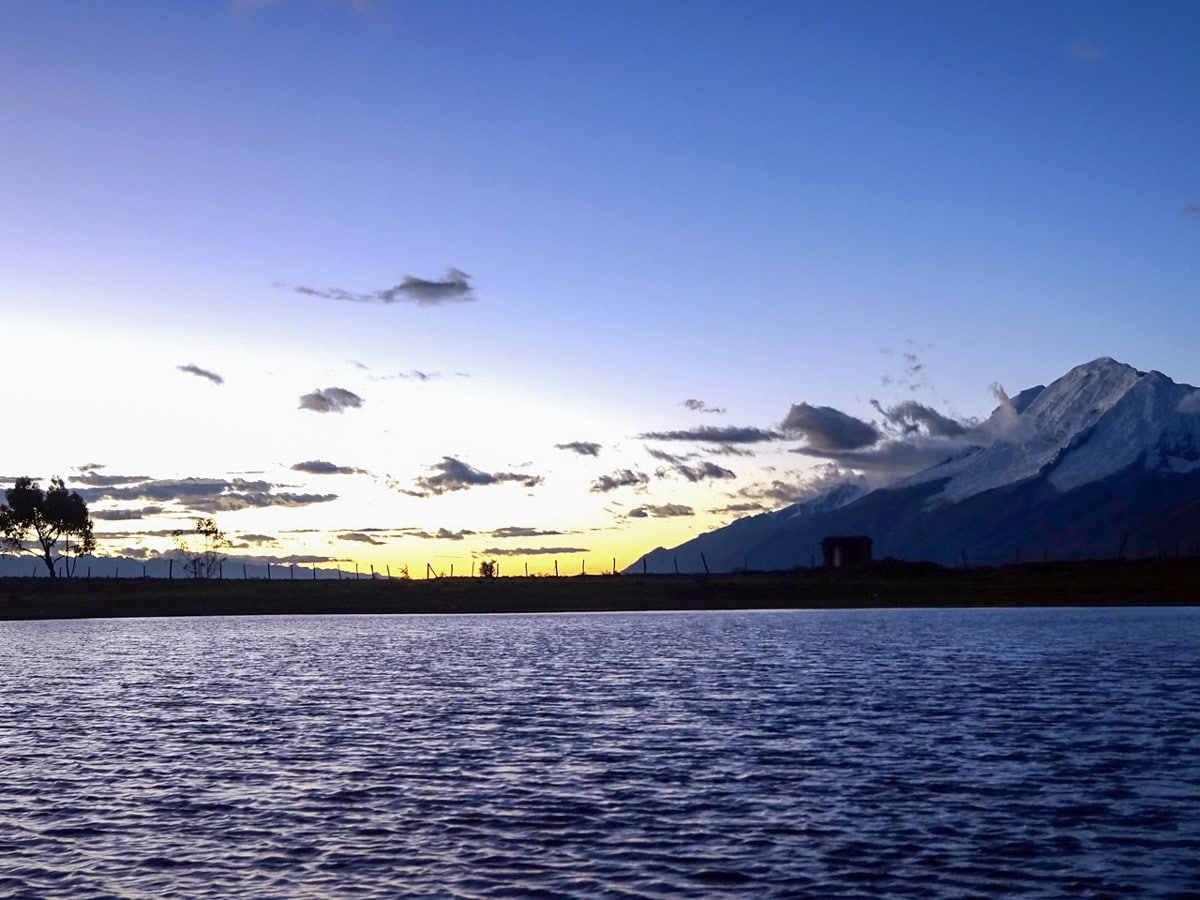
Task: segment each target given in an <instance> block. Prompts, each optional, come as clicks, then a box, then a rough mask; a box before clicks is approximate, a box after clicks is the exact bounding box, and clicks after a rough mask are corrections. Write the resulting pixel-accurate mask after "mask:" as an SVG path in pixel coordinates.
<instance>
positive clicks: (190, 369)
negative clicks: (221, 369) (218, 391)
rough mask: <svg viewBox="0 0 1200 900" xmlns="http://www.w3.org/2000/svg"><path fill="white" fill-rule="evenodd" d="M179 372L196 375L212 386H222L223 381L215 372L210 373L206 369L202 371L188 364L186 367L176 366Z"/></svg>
mask: <svg viewBox="0 0 1200 900" xmlns="http://www.w3.org/2000/svg"><path fill="white" fill-rule="evenodd" d="M175 368H176V369H178V370H179V371H180V372H187V373H188V374H189V375H196V376H198V377H200V378H207V379H208V380H209V381H211V382H212V383H213V384H224V383H225V379H224V378H222V377H221V376H220V375H218V374H217V373H216V372H210V371H209V370H208V369H202V368H200V367H199V366H195V365H192V364H191V363H188V364H187V365H186V366H176V367H175Z"/></svg>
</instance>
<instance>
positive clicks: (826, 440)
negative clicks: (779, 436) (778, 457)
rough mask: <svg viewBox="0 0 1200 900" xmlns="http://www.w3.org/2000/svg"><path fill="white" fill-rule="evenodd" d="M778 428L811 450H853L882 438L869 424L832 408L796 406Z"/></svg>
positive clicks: (796, 404)
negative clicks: (806, 442) (800, 440)
mask: <svg viewBox="0 0 1200 900" xmlns="http://www.w3.org/2000/svg"><path fill="white" fill-rule="evenodd" d="M780 428H781V429H782V430H783V431H785V432H787V433H788V434H797V435H800V436H801V437H803V438H804V439H805V440H807V441H808V443H809V445H810V446H811V447H812V448H813V449H814V450H830V451H839V450H854V449H856V448H859V447H866V446H869V445H871V444H874V443H875V442H876V441H878V440H879V439H880V438H882V437H883V435H882V434H880V433H879V430H878V429H877V428H876V427H875V426H874V425H872V424H871V423H869V422H864V421H863V420H862V419H857V418H855V417H854V416H851V415H847V414H846V413H844V412H842V411H841V410H837V409H834V408H833V407H832V406H811V405H809V404H807V403H795V404H793V405H792V408H791V410H789V412H788V414H787V417H786V418H784V420H783V423H782V424H781V425H780Z"/></svg>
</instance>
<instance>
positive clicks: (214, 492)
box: [79, 478, 337, 516]
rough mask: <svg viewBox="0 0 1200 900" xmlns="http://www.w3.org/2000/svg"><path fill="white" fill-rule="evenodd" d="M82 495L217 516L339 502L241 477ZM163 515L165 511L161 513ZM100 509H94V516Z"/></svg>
mask: <svg viewBox="0 0 1200 900" xmlns="http://www.w3.org/2000/svg"><path fill="white" fill-rule="evenodd" d="M79 495H80V496H81V497H83V499H84V500H85V501H86V502H87V503H88V504H89V505H91V504H93V503H97V502H103V501H137V500H151V501H157V502H160V503H167V502H174V503H176V504H178V506H179V507H180V508H181V509H182V510H184V511H188V512H200V513H217V512H229V511H232V510H237V509H249V508H262V507H267V506H284V507H296V506H308V505H311V504H314V503H326V502H328V501H330V500H336V499H337V494H291V493H275V485H272V484H271V483H269V482H266V481H246V480H245V479H242V478H234V479H231V480H225V479H220V478H178V479H159V480H146V481H144V482H142V483H140V484H126V485H121V486H117V485H105V486H101V487H91V488H83V489H81V490H80V491H79ZM159 511H160V512H161V511H162V510H159ZM98 512H101V511H100V510H94V511H93V516H95V515H96V514H97V513H98Z"/></svg>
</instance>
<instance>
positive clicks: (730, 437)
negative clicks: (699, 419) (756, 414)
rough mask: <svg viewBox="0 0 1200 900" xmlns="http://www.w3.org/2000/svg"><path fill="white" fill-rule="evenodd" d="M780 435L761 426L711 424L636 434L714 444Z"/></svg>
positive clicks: (647, 438)
mask: <svg viewBox="0 0 1200 900" xmlns="http://www.w3.org/2000/svg"><path fill="white" fill-rule="evenodd" d="M782 437H783V435H781V434H779V433H778V432H775V431H767V430H765V429H762V428H739V427H736V426H730V427H727V428H718V427H716V426H713V425H704V426H701V427H700V428H689V429H686V430H683V431H647V432H645V433H644V434H639V435H638V438H640V439H641V440H643V441H710V442H712V443H714V444H759V443H763V442H765V441H778V440H781V439H782Z"/></svg>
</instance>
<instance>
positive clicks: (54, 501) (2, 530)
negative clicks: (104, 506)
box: [0, 475, 96, 578]
mask: <svg viewBox="0 0 1200 900" xmlns="http://www.w3.org/2000/svg"><path fill="white" fill-rule="evenodd" d="M4 499H5V500H7V501H8V502H7V503H4V504H2V505H0V535H2V537H0V543H3V544H4V547H5V548H6V549H8V550H15V551H18V552H20V551H23V552H25V553H32V554H33V555H34V556H37V557H38V558H40V559H41V561H42V562H44V563H45V564H46V570H47V571H48V572H49V573H50V577H51V578H56V577H58V571H57V569H56V566H57V563H58V561H59V560H60V559H65V560H69V557H68V556H66V555H65V554H62V553H60V554H58V555H55V553H54V548H55V545H57V544H58V541H59V538H62V539H63V540H64V542H65V543H66V546H67V548H68V550H70V549H74V551H75V552H76V553H90V552H91V551H92V550H93V549H94V548H95V546H96V539H95V537H94V536H93V535H92V518H91V516H89V515H88V509H87V504H86V503H84V502H83V498H82V497H80V496H79V495H78V494H77V493H75V492H74V491H71V492H69V493H68V491H67V488H66V485H64V484H63V480H62V479H61V478H51V479H50V489H49V490H48V491H44V492H43V491H42V489H41V487H39V486H38V483H37V482H36V481H34V480H33V479H32V478H30V477H28V476H25V475H23V476H21V477H20V478H18V479H17V481H16V484H14V485H13V486H12V487H10V488H9V489H8V490H6V491H5V492H4ZM31 533H32V536H31ZM72 536H74V537H75V539H76V540H75V546H74V548H71V537H72ZM27 544H32V545H33V546H27ZM64 568H66V569H67V575H70V574H71V572H70V563H69V562H67V563H65V564H64Z"/></svg>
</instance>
